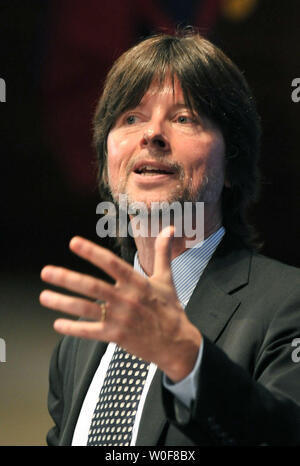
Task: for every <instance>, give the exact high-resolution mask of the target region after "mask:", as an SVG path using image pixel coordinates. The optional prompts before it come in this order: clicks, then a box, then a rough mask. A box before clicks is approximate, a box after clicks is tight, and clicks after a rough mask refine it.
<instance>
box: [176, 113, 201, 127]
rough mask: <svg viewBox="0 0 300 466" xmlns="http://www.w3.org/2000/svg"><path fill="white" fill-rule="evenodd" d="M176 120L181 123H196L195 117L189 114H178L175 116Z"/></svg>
mask: <svg viewBox="0 0 300 466" xmlns="http://www.w3.org/2000/svg"><path fill="white" fill-rule="evenodd" d="M176 121H177V122H178V123H180V124H182V125H186V124H189V123H196V122H197V119H196V118H195V117H192V116H189V115H179V116H178V117H176Z"/></svg>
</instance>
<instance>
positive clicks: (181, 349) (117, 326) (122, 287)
mask: <svg viewBox="0 0 300 466" xmlns="http://www.w3.org/2000/svg"><path fill="white" fill-rule="evenodd" d="M172 237H173V229H172V227H168V228H167V229H164V230H163V231H162V232H161V233H160V235H159V236H158V237H157V239H156V242H155V258H154V272H153V275H152V276H151V277H149V278H145V277H143V276H142V275H141V274H140V273H139V272H137V271H135V270H134V269H133V267H132V266H131V265H129V264H128V263H127V262H125V261H124V260H122V259H120V258H119V257H117V256H116V255H115V254H113V253H112V252H111V251H109V250H107V249H105V248H103V247H101V246H98V245H96V244H94V243H92V242H90V241H88V240H86V239H83V238H81V237H75V238H73V239H72V240H71V242H70V249H71V250H72V251H73V252H74V253H76V254H77V255H78V256H80V257H82V258H83V259H86V260H88V261H89V262H91V263H92V264H94V265H95V266H97V267H99V268H101V269H102V270H103V271H104V272H106V273H107V274H108V275H110V276H111V277H112V278H113V279H114V280H115V283H114V284H109V283H106V282H105V281H103V280H100V279H98V278H94V277H92V276H89V275H85V274H81V273H77V272H74V271H71V270H68V269H65V268H61V267H55V266H50V265H48V266H46V267H44V268H43V270H42V272H41V278H42V280H44V281H46V282H48V283H50V284H52V285H56V286H59V287H62V288H65V289H67V290H70V291H74V292H76V293H78V294H80V295H82V296H83V297H77V296H67V295H64V294H61V293H58V292H54V291H50V290H44V291H43V292H42V293H41V295H40V302H41V304H42V305H43V306H46V307H49V308H51V309H55V310H58V311H63V312H65V313H67V314H71V315H74V316H77V317H82V318H84V319H88V321H84V320H76V321H74V320H71V319H57V320H56V321H55V322H54V328H55V330H56V331H57V332H59V333H62V334H65V335H73V336H75V337H80V338H89V339H95V340H101V341H106V342H111V341H112V342H115V343H117V344H118V345H120V346H122V347H123V348H124V349H126V350H127V351H129V352H130V353H132V354H135V355H136V356H138V357H141V358H143V359H144V360H146V361H151V362H154V363H155V364H157V366H158V367H159V368H160V369H161V370H162V371H164V372H165V373H166V375H167V376H168V377H169V378H170V379H171V380H173V381H174V382H177V381H179V380H182V379H183V378H184V377H186V376H187V375H188V374H189V372H191V370H192V368H193V366H194V364H195V361H196V358H197V354H198V350H199V347H200V343H201V334H200V332H199V330H198V329H197V328H196V327H195V326H194V325H193V324H192V323H191V322H190V321H189V320H188V319H187V317H186V315H185V312H184V309H183V308H182V306H181V304H180V302H179V301H178V298H177V295H176V291H175V288H174V285H173V281H172V272H171V247H172ZM96 300H101V301H105V309H106V313H105V320H104V321H103V313H102V312H101V306H100V305H99V304H98V303H97V302H96Z"/></svg>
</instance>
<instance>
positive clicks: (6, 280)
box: [0, 0, 300, 445]
mask: <svg viewBox="0 0 300 466" xmlns="http://www.w3.org/2000/svg"><path fill="white" fill-rule="evenodd" d="M299 19H300V3H299V1H298V0H289V1H288V2H282V0H257V1H255V0H247V1H246V0H241V1H239V0H198V1H194V0H189V1H188V0H185V1H184V2H182V1H180V0H178V1H177V0H172V1H171V0H128V1H126V2H125V1H123V0H102V1H101V0H87V1H83V0H52V1H50V0H49V1H46V0H45V1H43V0H39V1H37V0H36V1H33V0H20V1H14V0H7V1H5V0H0V78H2V79H5V82H6V90H7V93H6V102H5V103H0V153H1V166H0V173H1V188H2V189H1V212H0V215H1V217H0V218H1V229H0V238H1V262H0V264H1V266H0V296H1V303H0V338H4V339H5V341H6V352H7V354H6V362H5V363H0V426H1V428H0V445H43V444H45V440H44V438H45V432H46V430H47V429H48V427H49V425H51V421H50V419H49V418H48V415H47V411H46V393H47V372H48V364H49V357H50V354H51V351H52V349H53V346H54V344H55V342H56V341H57V339H58V336H57V335H56V334H54V332H53V330H52V328H51V326H52V322H53V320H54V317H55V313H53V312H52V311H47V310H45V309H43V308H42V307H41V306H39V303H38V295H39V292H40V291H41V290H42V288H43V284H42V283H41V282H40V279H39V272H40V269H41V268H42V266H43V265H45V264H47V263H56V264H62V265H65V266H71V267H76V268H77V269H79V268H80V269H81V270H85V271H90V267H89V266H88V265H87V264H84V263H82V262H81V261H80V260H79V259H77V258H76V257H74V256H73V255H72V254H71V253H70V252H69V251H68V242H69V240H70V239H71V238H72V236H73V235H75V234H76V235H77V234H80V235H83V236H85V237H87V238H89V239H91V240H93V241H96V242H97V241H99V238H97V236H96V230H95V227H96V222H97V216H96V213H95V211H96V205H97V204H98V202H99V201H100V199H99V196H98V193H97V187H96V179H95V167H94V153H93V150H92V147H91V134H92V132H91V120H92V116H93V112H94V108H95V105H96V101H97V99H98V97H99V95H100V92H101V88H102V83H103V78H104V76H105V73H106V72H107V70H108V69H109V67H110V65H111V64H112V62H113V61H114V59H115V58H117V57H118V56H119V55H120V53H121V52H122V51H124V50H126V49H127V48H128V47H130V46H131V45H133V44H134V43H135V42H136V41H137V40H138V39H140V38H142V37H145V36H146V35H148V34H149V33H152V32H158V31H161V30H164V31H172V30H174V29H175V27H176V25H185V24H192V25H194V26H197V27H199V29H200V31H201V32H202V33H203V34H204V35H206V36H207V37H208V38H210V39H211V40H212V41H213V42H215V43H216V44H217V45H219V46H220V47H221V48H222V49H223V50H224V51H225V52H226V53H227V54H228V55H229V56H230V57H231V58H232V59H233V60H234V61H235V62H236V63H237V65H238V66H239V67H240V68H241V69H242V70H243V71H244V73H245V76H246V78H247V79H248V82H249V84H250V86H251V88H252V90H253V93H254V95H255V97H256V100H257V106H258V110H259V113H260V115H261V118H262V125H263V139H262V155H261V163H260V165H261V171H262V174H263V186H262V193H261V199H260V202H259V203H258V204H257V205H256V206H255V207H254V208H253V210H252V212H251V217H252V218H253V222H254V224H255V225H256V228H257V230H258V231H259V232H260V238H261V239H262V240H263V241H264V248H263V251H262V252H263V253H264V254H266V255H268V256H271V257H273V258H276V259H278V260H280V261H283V262H286V263H289V264H291V265H294V266H297V267H299V266H300V252H299V247H298V240H299V226H300V220H299V205H300V202H299V200H300V188H299V185H300V183H299V181H300V157H299V150H300V141H299V136H298V135H299V130H298V128H299V122H300V102H299V104H297V103H294V102H292V99H291V92H292V87H291V82H292V80H293V79H294V78H296V77H300V60H299V59H300V51H299V44H300V27H299ZM93 272H94V270H93ZM20 413H21V414H20Z"/></svg>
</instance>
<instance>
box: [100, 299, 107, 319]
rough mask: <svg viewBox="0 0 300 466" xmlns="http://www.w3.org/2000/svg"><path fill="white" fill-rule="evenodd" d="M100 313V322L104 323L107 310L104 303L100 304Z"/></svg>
mask: <svg viewBox="0 0 300 466" xmlns="http://www.w3.org/2000/svg"><path fill="white" fill-rule="evenodd" d="M100 311H101V316H100V322H105V319H106V312H107V308H106V304H105V303H101V304H100Z"/></svg>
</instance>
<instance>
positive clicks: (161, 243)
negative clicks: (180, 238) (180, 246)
mask: <svg viewBox="0 0 300 466" xmlns="http://www.w3.org/2000/svg"><path fill="white" fill-rule="evenodd" d="M173 237H174V227H173V226H171V227H166V228H164V229H163V230H162V231H161V232H160V234H159V235H158V237H157V238H156V241H155V255H154V268H153V271H154V273H153V276H155V277H161V278H162V279H163V280H164V281H165V280H171V281H172V271H171V252H172V240H173Z"/></svg>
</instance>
